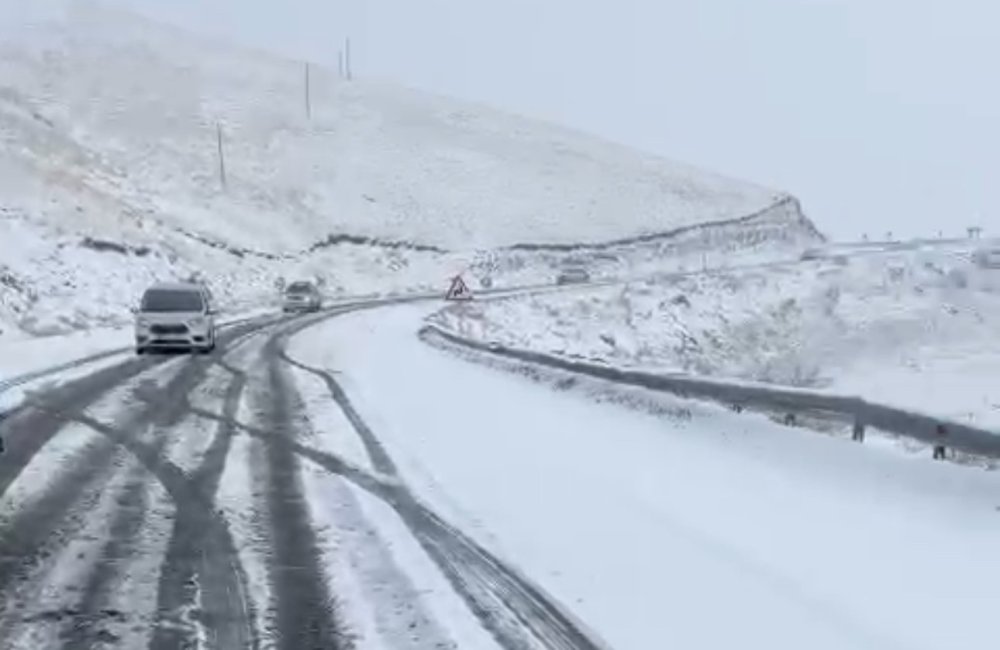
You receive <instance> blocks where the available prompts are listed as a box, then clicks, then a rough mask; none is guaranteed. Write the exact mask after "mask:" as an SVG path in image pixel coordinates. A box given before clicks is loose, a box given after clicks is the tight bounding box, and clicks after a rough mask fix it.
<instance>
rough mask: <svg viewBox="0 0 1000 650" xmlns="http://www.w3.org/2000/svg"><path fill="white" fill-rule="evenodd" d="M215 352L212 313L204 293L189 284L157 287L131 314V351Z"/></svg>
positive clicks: (206, 293)
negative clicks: (134, 312) (132, 335)
mask: <svg viewBox="0 0 1000 650" xmlns="http://www.w3.org/2000/svg"><path fill="white" fill-rule="evenodd" d="M174 349H183V350H189V351H194V352H201V353H208V352H211V351H212V350H214V349H215V309H214V307H213V306H212V303H211V295H210V294H209V292H208V290H207V289H206V288H205V287H203V286H201V285H199V284H193V283H187V282H185V283H170V284H157V285H154V286H152V287H150V288H149V289H147V290H146V292H145V293H144V294H143V296H142V302H141V303H140V304H139V309H137V310H136V314H135V351H136V352H137V353H138V354H144V353H146V352H148V351H150V350H174Z"/></svg>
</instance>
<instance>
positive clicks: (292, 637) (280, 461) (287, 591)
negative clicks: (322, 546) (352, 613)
mask: <svg viewBox="0 0 1000 650" xmlns="http://www.w3.org/2000/svg"><path fill="white" fill-rule="evenodd" d="M284 335H285V333H278V334H275V335H273V336H272V337H271V338H270V339H269V340H268V341H267V343H266V344H265V346H264V350H263V356H262V359H263V361H264V363H265V364H266V369H267V379H266V387H267V391H268V394H269V396H270V399H269V400H268V401H267V402H266V403H265V408H264V412H263V413H262V417H263V424H264V427H265V428H266V429H267V430H269V431H270V432H271V435H269V436H267V438H266V439H265V440H263V441H261V442H262V444H263V450H262V451H263V455H264V459H265V461H266V463H265V466H264V467H262V468H260V470H261V471H259V472H258V480H259V481H260V483H261V486H262V488H263V491H264V503H263V504H262V506H263V510H264V511H265V512H266V513H267V519H268V521H269V524H270V526H269V531H268V532H269V536H270V540H271V544H272V550H273V555H272V557H271V558H269V560H270V561H269V563H268V567H267V571H268V576H269V581H270V583H271V585H272V588H273V590H274V594H275V598H274V600H275V608H276V611H275V627H276V630H275V632H276V636H277V638H276V641H277V647H278V648H281V649H284V650H300V649H313V648H315V649H317V650H318V649H321V648H322V649H324V650H333V649H336V648H342V647H346V646H347V645H348V644H347V643H346V641H345V637H344V635H343V632H342V627H341V626H340V625H339V621H338V616H337V611H336V604H335V602H334V599H333V597H332V595H331V594H330V590H329V586H328V585H327V584H326V580H325V578H324V576H325V572H324V570H323V566H322V561H321V559H320V558H321V554H320V551H319V547H318V545H317V541H316V534H315V531H314V530H313V527H312V522H311V519H310V515H309V511H308V507H307V505H306V503H305V497H304V496H303V494H302V485H301V477H300V476H299V457H298V456H297V455H296V454H295V453H293V452H292V451H291V450H290V449H289V446H288V445H287V444H282V443H281V442H280V441H294V440H295V439H296V437H297V436H296V430H295V423H294V422H293V419H292V404H291V396H292V393H291V392H290V390H289V387H288V383H287V378H286V377H285V375H284V368H283V367H282V365H281V363H280V359H279V357H278V350H279V347H280V341H281V340H282V338H283V336H284Z"/></svg>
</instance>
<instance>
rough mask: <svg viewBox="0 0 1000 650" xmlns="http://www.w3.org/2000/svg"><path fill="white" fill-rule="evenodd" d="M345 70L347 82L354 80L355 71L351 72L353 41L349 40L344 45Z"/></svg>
mask: <svg viewBox="0 0 1000 650" xmlns="http://www.w3.org/2000/svg"><path fill="white" fill-rule="evenodd" d="M344 70H345V72H346V76H347V80H348V81H350V80H351V79H353V78H354V71H353V70H351V39H350V38H348V39H347V41H346V42H345V43H344Z"/></svg>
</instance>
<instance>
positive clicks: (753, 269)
mask: <svg viewBox="0 0 1000 650" xmlns="http://www.w3.org/2000/svg"><path fill="white" fill-rule="evenodd" d="M434 320H435V321H436V322H438V323H439V324H442V325H444V326H446V327H448V328H450V329H452V330H455V331H458V332H459V333H462V334H465V335H468V336H473V337H476V338H482V339H486V340H495V341H498V342H503V343H507V344H511V345H514V346H517V347H524V348H529V349H538V350H542V351H548V352H555V353H559V354H568V355H578V356H581V357H585V358H593V359H600V360H603V361H607V362H610V363H614V364H617V365H627V366H639V367H644V368H652V369H656V370H660V371H675V372H676V371H680V372H688V373H694V374H703V375H711V376H717V377H729V378H740V379H750V380H757V381H765V382H775V383H783V384H792V385H797V386H824V387H828V388H831V389H834V390H839V391H844V392H848V393H852V394H860V395H864V396H865V397H867V398H869V399H873V400H882V401H888V402H890V403H896V404H899V405H901V406H904V407H914V408H918V409H926V410H932V411H935V412H939V413H942V414H945V415H947V416H949V417H952V418H957V419H961V420H965V421H970V422H974V423H978V424H981V425H984V426H996V427H997V428H998V429H1000V392H998V391H997V390H996V388H995V384H996V382H995V381H993V378H995V376H996V374H997V372H998V371H1000V340H998V338H997V331H998V329H997V328H998V323H1000V272H998V271H995V270H987V269H981V268H978V267H976V266H975V265H974V264H973V263H972V262H971V260H970V259H969V255H968V250H967V251H966V252H965V253H962V252H959V251H958V250H947V249H945V250H940V249H933V248H932V249H929V250H924V251H919V250H911V251H900V252H896V253H881V254H878V253H872V254H864V255H856V256H849V257H848V256H834V257H833V258H830V259H825V260H819V261H814V262H805V263H792V264H770V263H769V264H762V265H756V266H749V267H745V268H740V269H731V270H725V269H718V270H715V271H712V272H709V273H696V274H690V275H674V276H663V277H659V278H655V279H651V280H647V281H642V282H635V283H630V284H624V285H620V286H614V287H607V288H599V289H587V290H580V291H569V292H563V293H558V294H547V295H536V296H529V297H518V298H509V299H505V300H503V301H499V302H491V303H482V304H477V305H463V306H461V307H456V308H451V309H448V310H445V311H443V312H441V313H439V314H437V315H436V316H435V318H434Z"/></svg>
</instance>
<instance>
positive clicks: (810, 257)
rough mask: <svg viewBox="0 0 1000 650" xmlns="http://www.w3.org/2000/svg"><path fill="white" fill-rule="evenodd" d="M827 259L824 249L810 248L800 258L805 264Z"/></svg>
mask: <svg viewBox="0 0 1000 650" xmlns="http://www.w3.org/2000/svg"><path fill="white" fill-rule="evenodd" d="M825 257H826V252H825V251H824V250H823V249H822V248H810V249H808V250H807V251H805V252H804V253H802V256H801V257H800V258H799V259H800V260H802V261H803V262H811V261H814V260H821V259H824V258H825Z"/></svg>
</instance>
